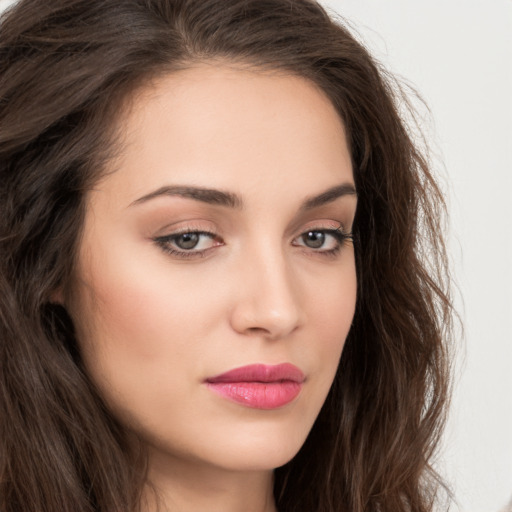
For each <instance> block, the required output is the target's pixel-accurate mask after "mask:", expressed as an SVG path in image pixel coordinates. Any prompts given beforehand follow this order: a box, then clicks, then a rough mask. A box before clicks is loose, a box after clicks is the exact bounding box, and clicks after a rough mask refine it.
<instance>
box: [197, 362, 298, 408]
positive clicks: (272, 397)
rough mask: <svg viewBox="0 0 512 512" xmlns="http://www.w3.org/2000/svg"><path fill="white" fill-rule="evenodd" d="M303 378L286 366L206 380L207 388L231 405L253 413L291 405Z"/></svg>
mask: <svg viewBox="0 0 512 512" xmlns="http://www.w3.org/2000/svg"><path fill="white" fill-rule="evenodd" d="M304 380H305V377H304V374H303V373H302V372H301V371H300V370H299V368H297V367H296V366H294V365H293V364H290V363H284V364H278V365H265V364H252V365H249V366H242V367H240V368H235V369H234V370H230V371H228V372H226V373H222V374H220V375H216V376H215V377H210V378H208V379H206V381H205V382H206V384H207V386H208V387H209V388H210V389H211V390H212V391H214V392H215V393H218V394H219V395H221V396H223V397H225V398H227V399H228V400H232V401H233V402H236V403H239V404H242V405H245V406H247V407H252V408H254V409H277V408H278V407H283V406H284V405H286V404H289V403H290V402H291V401H293V400H294V399H295V398H296V397H297V395H298V394H299V393H300V391H301V389H302V383H303V382H304Z"/></svg>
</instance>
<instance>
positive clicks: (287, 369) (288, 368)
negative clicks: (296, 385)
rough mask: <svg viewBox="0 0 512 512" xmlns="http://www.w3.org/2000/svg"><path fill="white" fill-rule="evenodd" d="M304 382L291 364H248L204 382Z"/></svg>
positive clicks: (303, 377) (298, 371) (301, 375)
mask: <svg viewBox="0 0 512 512" xmlns="http://www.w3.org/2000/svg"><path fill="white" fill-rule="evenodd" d="M304 380H305V376H304V373H302V371H301V370H300V369H299V368H297V367H296V366H295V365H293V364H291V363H282V364H277V365H267V364H250V365H247V366H241V367H240V368H234V369H233V370H229V371H227V372H225V373H221V374H219V375H215V376H214V377H209V378H207V379H206V382H209V383H219V382H279V381H293V382H304Z"/></svg>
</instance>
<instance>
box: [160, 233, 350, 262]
mask: <svg viewBox="0 0 512 512" xmlns="http://www.w3.org/2000/svg"><path fill="white" fill-rule="evenodd" d="M308 233H322V234H324V235H330V236H332V237H334V238H335V240H336V242H337V244H336V247H334V248H332V249H328V250H321V249H319V250H316V249H313V248H311V247H307V246H305V245H298V246H297V245H295V246H296V247H303V248H304V249H309V250H311V251H312V252H313V253H316V254H318V255H320V256H324V257H331V258H333V257H336V256H337V255H338V253H339V252H340V251H341V248H342V246H343V242H347V241H353V235H352V233H351V232H346V231H344V230H343V229H342V227H339V228H337V229H330V228H327V229H326V228H313V229H308V230H307V231H304V232H303V233H301V234H300V235H299V236H298V237H296V238H295V239H294V240H297V239H300V238H301V237H303V236H304V235H307V234H308ZM183 235H199V236H201V235H202V236H207V237H209V238H211V239H212V240H215V239H217V240H218V239H219V237H218V235H216V234H215V233H212V232H210V231H204V230H193V229H189V230H184V231H180V232H178V233H173V234H172V235H165V236H159V237H156V238H154V239H153V241H154V242H155V243H156V244H157V245H158V246H159V247H160V248H161V249H162V250H163V251H164V252H165V253H167V254H170V255H171V256H174V257H177V258H181V259H188V258H204V257H205V256H206V255H207V254H208V252H210V250H211V249H214V248H215V247H218V245H217V246H213V247H208V248H207V249H203V250H199V251H198V250H194V249H191V250H188V251H187V250H179V249H174V248H172V247H171V245H170V244H171V243H172V242H173V241H175V240H176V239H177V238H179V237H180V236H183ZM219 245H222V244H219Z"/></svg>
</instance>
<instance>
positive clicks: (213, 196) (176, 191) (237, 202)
mask: <svg viewBox="0 0 512 512" xmlns="http://www.w3.org/2000/svg"><path fill="white" fill-rule="evenodd" d="M161 196H178V197H185V198H187V199H195V200H196V201H201V202H203V203H208V204H214V205H219V206H227V207H229V208H237V209H242V207H243V201H242V199H241V198H240V197H239V196H237V195H236V194H233V193H232V192H225V191H223V190H216V189H211V188H202V187H192V186H180V185H175V186H166V187H160V188H159V189H157V190H155V191H153V192H150V193H149V194H146V195H144V196H142V197H139V199H136V200H135V201H133V203H131V204H130V206H134V205H136V204H141V203H145V202H147V201H149V200H151V199H154V198H156V197H161Z"/></svg>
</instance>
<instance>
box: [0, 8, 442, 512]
mask: <svg viewBox="0 0 512 512" xmlns="http://www.w3.org/2000/svg"><path fill="white" fill-rule="evenodd" d="M0 34H1V35H0V55H1V77H2V78H1V80H0V97H1V98H2V100H1V110H0V112H1V113H0V119H1V121H0V153H1V159H0V162H1V163H0V166H1V167H0V173H1V174H0V180H1V183H2V185H1V189H0V190H1V198H0V199H1V202H0V204H1V205H2V215H1V221H0V222H1V224H0V225H1V228H0V240H1V254H2V258H1V265H2V267H1V273H0V283H1V284H0V286H1V294H0V296H1V297H2V298H1V303H0V304H1V307H0V314H1V316H0V318H1V321H0V325H1V339H2V344H1V361H2V371H1V378H2V385H1V389H2V394H1V397H2V398H1V404H2V416H1V417H2V420H1V423H0V424H1V439H2V445H1V456H0V468H1V469H0V474H1V480H0V481H1V484H0V509H1V510H2V511H3V512H10V511H15V510H16V511H19V510H23V511H26V512H29V511H39V512H40V511H42V510H44V511H52V512H53V511H71V510H73V511H76V510H80V511H105V512H111V511H121V510H142V511H154V510H180V511H185V512H186V511H191V510H208V511H216V510H222V511H224V512H226V511H231V510H233V511H235V510H243V511H246V512H247V511H262V510H263V511H265V512H270V511H276V510H279V511H280V512H285V511H293V512H296V511H308V512H309V511H341V510H346V511H350V512H356V511H363V510H366V511H368V510H375V511H376V510H379V511H382V512H384V511H393V512H396V511H415V512H417V511H418V512H419V511H427V510H432V508H433V503H434V501H435V497H436V492H437V487H438V485H437V484H438V482H439V479H438V477H437V476H436V474H435V472H434V471H433V470H432V467H431V462H432V456H433V454H434V453H435V448H436V443H437V440H438V438H439V434H440V431H441V427H442V424H443V418H444V411H445V404H446V401H447V389H448V373H447V371H448V363H447V358H446V346H447V345H446V344H447V335H448V334H449V326H450V308H451V306H450V301H449V297H448V295H447V287H446V285H447V282H446V281H447V280H446V274H445V265H444V263H445V254H444V246H443V242H442V235H441V230H440V226H441V219H442V213H443V206H442V205H443V202H442V198H441V196H440V193H439V190H438V188H437V186H436V184H435V182H434V180H433V178H432V176H431V174H430V172H429V168H428V165H427V161H426V159H425V158H424V157H423V156H422V155H421V153H420V152H419V151H418V150H417V149H416V148H415V146H414V145H413V143H412V142H411V139H410V138H409V136H408V133H407V131H406V128H405V127H404V125H403V123H402V121H401V119H400V116H399V115H398V112H397V101H398V100H399V99H400V96H399V95H398V94H397V95H396V96H397V97H395V93H396V92H397V91H396V88H395V87H394V83H393V82H392V81H391V80H390V79H389V78H387V77H386V76H385V74H384V73H383V72H382V71H380V70H379V68H378V66H377V65H376V64H375V62H374V61H373V60H372V58H371V57H370V56H369V55H368V53H367V52H366V50H365V49H364V48H363V47H362V46H361V45H360V44H359V43H358V42H356V41H355V40H354V38H353V37H352V36H351V35H350V34H349V32H348V31H347V30H346V29H345V28H343V26H341V25H339V24H336V23H334V22H333V21H332V20H331V19H329V17H328V16H327V15H326V13H325V12H324V11H323V10H322V8H321V7H320V6H319V5H317V4H316V3H314V2H312V1H309V0H294V1H290V0H265V1H261V0H229V1H226V0H222V1H220V0H111V1H110V0H88V1H87V2H83V1H81V0H55V1H52V2H46V1H44V0H22V1H21V2H20V3H19V4H18V5H16V7H14V8H13V9H12V10H11V11H10V12H9V13H7V14H6V15H5V17H4V19H3V21H2V28H1V33H0ZM426 255H428V257H429V260H428V261H426V260H425V256H426Z"/></svg>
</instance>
